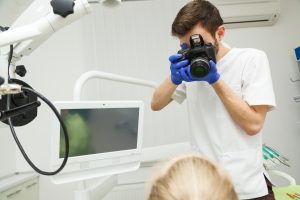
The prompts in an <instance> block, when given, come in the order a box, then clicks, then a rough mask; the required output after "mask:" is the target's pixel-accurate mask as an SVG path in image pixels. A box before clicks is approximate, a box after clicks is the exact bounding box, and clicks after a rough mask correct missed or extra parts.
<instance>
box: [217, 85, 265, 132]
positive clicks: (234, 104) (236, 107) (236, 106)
mask: <svg viewBox="0 0 300 200" xmlns="http://www.w3.org/2000/svg"><path fill="white" fill-rule="evenodd" d="M212 87H213V88H214V90H215V92H216V93H217V95H218V96H219V98H220V99H221V101H222V102H223V104H224V106H225V107H226V109H227V111H228V112H229V114H230V116H231V117H232V119H233V120H234V121H235V122H236V123H237V124H238V125H239V126H240V127H241V128H242V129H243V130H244V131H245V132H246V133H247V134H248V135H250V136H253V135H256V134H257V133H259V131H260V130H261V129H262V127H263V124H264V120H265V117H266V114H267V111H268V105H257V106H250V105H248V104H247V103H246V102H245V101H244V100H243V99H241V98H240V97H239V96H237V95H236V94H235V93H234V92H233V91H232V90H231V89H230V88H229V87H228V86H227V85H226V83H225V82H224V81H222V80H218V81H217V82H215V83H214V84H212Z"/></svg>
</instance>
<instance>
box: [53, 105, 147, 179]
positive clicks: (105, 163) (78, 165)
mask: <svg viewBox="0 0 300 200" xmlns="http://www.w3.org/2000/svg"><path fill="white" fill-rule="evenodd" d="M54 105H55V107H56V108H57V110H58V111H59V112H60V111H61V110H62V109H105V108H138V109H139V119H138V132H137V146H136V148H135V149H130V150H122V151H114V152H106V153H97V154H92V155H84V156H76V157H69V159H68V162H67V164H66V166H65V168H64V169H63V170H62V171H61V172H60V173H59V174H57V175H55V176H52V181H53V182H54V183H56V184H62V183H68V182H74V181H81V180H87V179H91V178H97V177H102V176H110V175H114V174H120V173H124V172H128V171H133V170H137V169H138V168H139V166H140V162H141V151H142V135H143V119H144V104H143V102H142V101H59V102H55V103H54ZM52 121H53V132H52V133H51V134H52V143H51V144H52V158H51V169H52V170H55V169H57V168H58V167H59V166H60V165H61V163H62V161H63V158H60V157H59V149H60V124H59V121H58V120H57V119H53V120H52Z"/></svg>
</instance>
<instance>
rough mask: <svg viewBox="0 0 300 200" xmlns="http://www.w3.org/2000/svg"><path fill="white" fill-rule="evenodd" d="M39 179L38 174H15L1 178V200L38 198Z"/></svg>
mask: <svg viewBox="0 0 300 200" xmlns="http://www.w3.org/2000/svg"><path fill="white" fill-rule="evenodd" d="M38 199H39V179H38V175H36V174H29V173H26V174H15V175H12V176H9V177H5V178H2V179H0V200H38Z"/></svg>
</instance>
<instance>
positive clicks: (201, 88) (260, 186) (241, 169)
mask: <svg viewBox="0 0 300 200" xmlns="http://www.w3.org/2000/svg"><path fill="white" fill-rule="evenodd" d="M217 69H218V72H219V74H220V78H221V79H222V80H223V81H224V82H225V83H226V84H227V85H228V86H229V87H230V88H231V90H232V91H233V92H234V93H235V94H236V95H238V96H239V97H240V98H242V99H243V100H244V101H246V102H247V103H248V104H249V105H251V106H252V105H269V106H270V107H269V108H270V109H271V108H273V107H274V106H275V97H274V92H273V85H272V79H271V76H270V70H269V62H268V59H267V56H266V54H265V53H264V52H262V51H259V50H256V49H239V48H232V49H231V50H230V51H229V52H228V53H227V54H226V55H225V56H224V57H223V58H222V59H221V60H220V61H219V62H218V63H217ZM172 98H173V99H174V100H176V101H177V102H182V101H183V100H184V99H185V98H186V100H187V107H188V113H189V116H188V117H189V120H188V121H189V126H190V132H191V145H192V148H193V149H194V150H195V151H197V152H200V153H201V154H204V155H206V156H208V157H209V158H210V159H213V160H215V161H217V162H219V163H220V164H221V165H223V167H225V168H226V169H227V170H228V172H229V173H230V175H231V178H232V180H233V183H234V186H235V190H236V192H237V194H238V196H239V198H240V199H250V198H256V197H261V196H264V195H267V194H268V191H267V186H266V182H265V179H264V175H263V173H264V168H263V159H262V137H261V133H258V134H257V135H255V136H249V135H247V134H246V133H245V131H244V130H243V129H241V128H240V127H239V126H238V125H237V124H236V123H235V122H234V121H233V120H232V118H231V117H230V115H229V113H228V112H227V110H226V108H225V107H224V105H223V103H222V102H221V100H220V99H219V97H218V96H217V94H216V92H215V91H214V89H213V88H212V86H210V85H209V84H208V83H207V82H204V81H203V82H202V81H201V82H199V81H198V82H197V81H195V82H188V83H186V82H184V83H183V84H181V85H180V86H178V88H177V90H176V91H175V92H174V94H173V96H172Z"/></svg>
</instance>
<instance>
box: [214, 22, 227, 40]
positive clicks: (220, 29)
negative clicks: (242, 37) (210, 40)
mask: <svg viewBox="0 0 300 200" xmlns="http://www.w3.org/2000/svg"><path fill="white" fill-rule="evenodd" d="M224 36H225V27H224V25H221V26H219V27H218V29H217V31H216V34H215V38H216V39H217V40H218V41H219V42H220V41H222V39H223V37H224Z"/></svg>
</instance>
